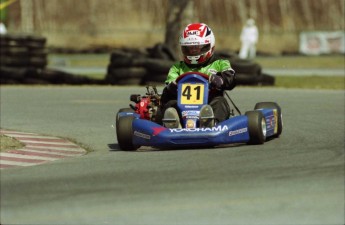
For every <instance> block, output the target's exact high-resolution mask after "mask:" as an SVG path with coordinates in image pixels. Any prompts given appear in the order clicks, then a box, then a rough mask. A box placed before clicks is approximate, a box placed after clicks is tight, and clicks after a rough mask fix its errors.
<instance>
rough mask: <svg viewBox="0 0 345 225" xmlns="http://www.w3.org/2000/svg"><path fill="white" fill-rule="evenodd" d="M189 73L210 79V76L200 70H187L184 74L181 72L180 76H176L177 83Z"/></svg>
mask: <svg viewBox="0 0 345 225" xmlns="http://www.w3.org/2000/svg"><path fill="white" fill-rule="evenodd" d="M188 75H198V76H201V77H203V78H205V79H206V80H208V78H209V76H208V75H206V74H204V73H200V72H187V73H184V74H181V75H180V76H178V77H177V78H176V83H178V82H179V81H180V80H181V79H182V78H184V77H186V76H188Z"/></svg>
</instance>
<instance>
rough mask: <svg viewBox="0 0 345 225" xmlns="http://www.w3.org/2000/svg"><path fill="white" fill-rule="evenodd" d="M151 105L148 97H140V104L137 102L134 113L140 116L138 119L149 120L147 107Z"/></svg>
mask: <svg viewBox="0 0 345 225" xmlns="http://www.w3.org/2000/svg"><path fill="white" fill-rule="evenodd" d="M150 103H151V99H150V98H148V97H142V98H141V100H140V102H138V103H137V104H136V105H135V106H136V113H138V114H139V115H140V119H147V120H150V112H149V105H150Z"/></svg>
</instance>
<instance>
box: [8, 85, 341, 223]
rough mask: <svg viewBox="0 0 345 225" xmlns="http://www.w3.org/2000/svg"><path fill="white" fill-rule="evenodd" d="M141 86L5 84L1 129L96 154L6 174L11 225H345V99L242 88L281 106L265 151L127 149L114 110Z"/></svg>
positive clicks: (248, 95)
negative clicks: (62, 140)
mask: <svg viewBox="0 0 345 225" xmlns="http://www.w3.org/2000/svg"><path fill="white" fill-rule="evenodd" d="M132 93H144V88H138V87H110V86H109V87H97V86H95V87H89V86H85V87H83V86H82V87H69V86H61V87H53V86H43V87H24V86H13V87H6V86H2V87H1V127H2V128H7V129H15V130H19V131H25V132H36V133H40V134H48V135H54V136H62V137H70V138H74V139H75V140H76V141H78V142H80V143H83V144H84V145H87V146H89V148H90V149H92V150H93V152H91V153H89V154H87V155H86V156H83V157H80V158H78V159H74V158H70V159H66V160H59V161H55V162H53V163H47V164H42V165H38V166H32V167H27V168H18V169H17V168H16V169H7V170H2V171H1V224H261V225H263V224H266V225H268V224H277V225H283V224H313V225H316V224H322V225H326V224H332V225H333V224H344V208H345V207H344V179H345V178H344V133H345V131H344V122H345V121H344V108H345V107H344V100H345V97H344V91H332V90H297V89H277V88H236V89H235V90H234V91H233V92H232V97H233V99H234V101H235V102H237V104H238V107H239V108H240V109H241V110H242V111H243V112H244V111H247V110H251V109H252V108H253V107H254V105H255V103H256V102H259V101H276V102H278V103H279V104H280V105H281V107H282V110H283V119H284V129H283V133H282V136H281V137H280V138H279V139H275V140H271V141H269V142H266V143H265V144H264V145H260V146H249V145H239V146H225V147H221V148H212V149H186V150H167V151H154V150H152V149H142V150H141V151H139V152H124V151H120V150H119V149H118V147H117V143H116V139H115V137H114V136H115V131H114V128H113V127H112V125H113V123H114V117H115V113H116V111H117V110H118V109H119V108H122V107H126V106H127V105H128V103H129V102H128V98H129V95H130V94H132Z"/></svg>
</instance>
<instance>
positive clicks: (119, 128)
mask: <svg viewBox="0 0 345 225" xmlns="http://www.w3.org/2000/svg"><path fill="white" fill-rule="evenodd" d="M134 119H135V117H134V116H122V117H120V118H119V119H118V120H117V123H116V136H117V142H118V144H119V146H120V148H121V149H122V150H126V151H135V150H137V149H138V148H139V147H140V146H136V145H133V127H132V123H133V120H134Z"/></svg>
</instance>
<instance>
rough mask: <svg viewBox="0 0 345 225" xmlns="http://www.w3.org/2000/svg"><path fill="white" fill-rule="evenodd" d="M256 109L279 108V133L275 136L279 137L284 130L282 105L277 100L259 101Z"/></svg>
mask: <svg viewBox="0 0 345 225" xmlns="http://www.w3.org/2000/svg"><path fill="white" fill-rule="evenodd" d="M254 109H255V110H257V109H276V110H277V117H278V121H277V123H278V130H277V134H276V135H274V137H279V136H280V135H281V133H282V132H283V115H282V110H281V108H280V106H279V105H278V104H277V103H275V102H258V103H256V105H255V107H254Z"/></svg>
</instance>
